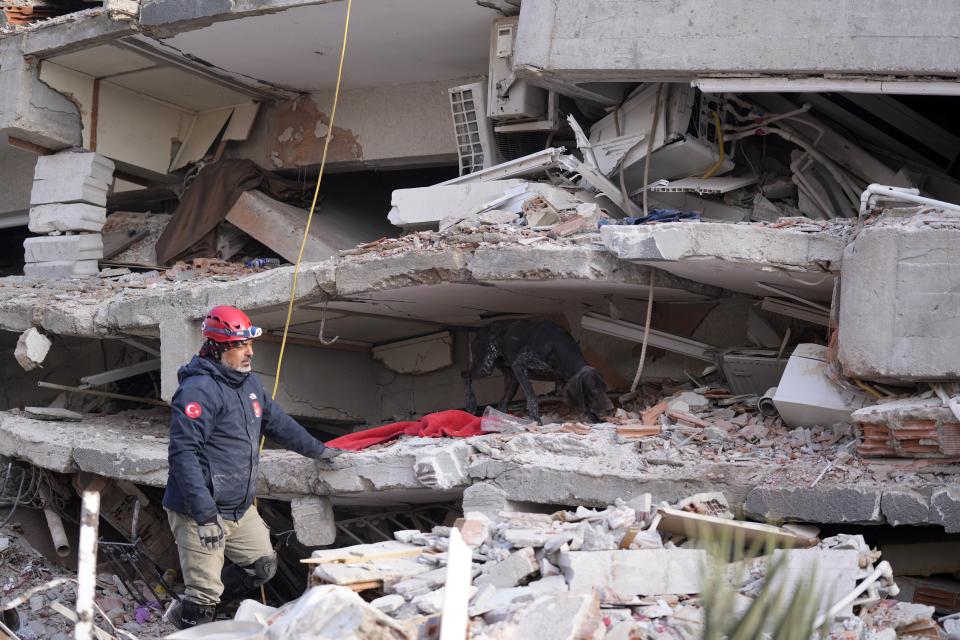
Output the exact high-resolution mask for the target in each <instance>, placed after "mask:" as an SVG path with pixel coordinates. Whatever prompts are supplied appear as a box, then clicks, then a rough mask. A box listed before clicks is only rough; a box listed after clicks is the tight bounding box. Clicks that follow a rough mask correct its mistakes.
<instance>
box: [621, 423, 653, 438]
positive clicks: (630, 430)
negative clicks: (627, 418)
mask: <svg viewBox="0 0 960 640" xmlns="http://www.w3.org/2000/svg"><path fill="white" fill-rule="evenodd" d="M617 435H618V436H621V437H623V438H646V437H647V436H658V435H660V425H658V424H643V425H637V426H627V425H621V426H619V427H617Z"/></svg>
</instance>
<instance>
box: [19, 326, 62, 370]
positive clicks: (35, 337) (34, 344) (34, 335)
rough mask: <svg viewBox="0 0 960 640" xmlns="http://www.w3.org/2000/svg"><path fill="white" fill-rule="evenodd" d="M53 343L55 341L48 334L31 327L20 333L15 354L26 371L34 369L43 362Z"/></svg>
mask: <svg viewBox="0 0 960 640" xmlns="http://www.w3.org/2000/svg"><path fill="white" fill-rule="evenodd" d="M51 344H53V343H51V342H50V339H49V338H47V336H45V335H43V334H42V333H40V332H39V331H37V329H36V328H35V327H31V328H29V329H27V330H26V331H24V332H23V333H22V334H20V339H19V340H17V348H16V350H15V351H14V352H13V355H14V357H15V358H16V359H17V362H18V363H19V364H20V366H21V367H22V368H23V370H24V371H33V370H34V369H36V368H37V367H39V366H40V365H41V364H43V360H44V359H45V358H46V357H47V353H48V352H49V351H50V346H51Z"/></svg>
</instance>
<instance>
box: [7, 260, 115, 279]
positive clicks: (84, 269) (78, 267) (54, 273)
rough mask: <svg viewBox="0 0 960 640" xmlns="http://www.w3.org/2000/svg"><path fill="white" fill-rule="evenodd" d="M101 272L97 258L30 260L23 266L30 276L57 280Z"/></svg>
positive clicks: (24, 271)
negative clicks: (54, 260)
mask: <svg viewBox="0 0 960 640" xmlns="http://www.w3.org/2000/svg"><path fill="white" fill-rule="evenodd" d="M98 273H100V269H99V267H98V266H97V261H96V260H77V261H76V262H71V261H69V260H58V261H56V262H30V263H28V264H25V265H24V266H23V275H25V276H27V277H28V278H41V279H44V280H55V279H57V278H86V277H88V276H95V275H97V274H98Z"/></svg>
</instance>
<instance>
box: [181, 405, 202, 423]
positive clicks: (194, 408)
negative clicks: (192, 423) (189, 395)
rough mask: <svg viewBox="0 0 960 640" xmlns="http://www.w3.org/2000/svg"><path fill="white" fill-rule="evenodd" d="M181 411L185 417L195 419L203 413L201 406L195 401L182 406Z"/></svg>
mask: <svg viewBox="0 0 960 640" xmlns="http://www.w3.org/2000/svg"><path fill="white" fill-rule="evenodd" d="M183 412H184V413H185V414H187V417H188V418H190V419H191V420H196V419H197V418H199V417H200V415H201V414H202V413H203V407H201V406H200V404H199V403H197V402H191V403H190V404H188V405H187V406H185V407H184V408H183Z"/></svg>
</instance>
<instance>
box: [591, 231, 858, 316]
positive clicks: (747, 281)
mask: <svg viewBox="0 0 960 640" xmlns="http://www.w3.org/2000/svg"><path fill="white" fill-rule="evenodd" d="M837 229H838V230H836V231H833V230H830V231H822V232H814V233H807V232H803V231H795V230H791V229H789V228H784V229H775V228H773V227H769V226H765V225H759V224H730V223H721V222H668V223H664V224H656V225H637V226H616V225H612V226H605V227H602V228H601V230H600V237H601V240H602V241H603V244H604V245H605V246H606V247H607V248H608V249H609V250H610V251H611V252H613V254H614V255H616V256H618V257H619V258H622V259H624V260H629V261H631V262H636V263H639V264H645V265H650V266H655V267H657V268H659V269H663V270H664V271H668V272H670V273H672V274H674V275H676V276H680V277H682V278H689V279H690V280H694V281H696V282H702V283H705V284H710V285H713V286H717V287H723V288H725V289H729V290H731V291H738V292H741V293H749V294H751V295H757V296H768V295H771V291H770V290H769V289H764V288H763V287H760V286H758V284H757V283H764V284H769V285H774V286H776V287H778V288H782V289H785V290H787V291H789V292H792V293H794V294H795V295H798V296H802V297H805V298H807V299H812V300H820V301H824V300H829V299H830V296H831V293H832V291H833V280H834V276H836V275H837V274H838V273H839V268H840V262H841V258H842V256H843V248H844V245H845V244H846V232H845V230H844V227H838V228H837Z"/></svg>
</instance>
